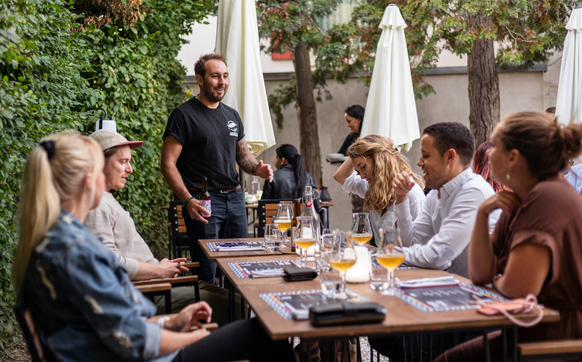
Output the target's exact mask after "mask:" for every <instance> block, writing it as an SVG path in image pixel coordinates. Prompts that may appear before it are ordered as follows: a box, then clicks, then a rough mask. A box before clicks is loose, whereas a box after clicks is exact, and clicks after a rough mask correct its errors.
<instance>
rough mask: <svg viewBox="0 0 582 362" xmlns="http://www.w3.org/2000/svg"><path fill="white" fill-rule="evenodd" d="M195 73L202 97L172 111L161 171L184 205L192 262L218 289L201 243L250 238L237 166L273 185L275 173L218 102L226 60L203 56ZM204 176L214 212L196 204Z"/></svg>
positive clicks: (232, 112)
mask: <svg viewBox="0 0 582 362" xmlns="http://www.w3.org/2000/svg"><path fill="white" fill-rule="evenodd" d="M194 71H195V73H196V81H197V82H198V85H199V86H200V93H199V94H198V95H197V96H196V97H194V98H191V99H189V100H188V101H187V102H186V103H183V104H182V105H180V106H179V107H177V108H176V109H174V111H173V112H172V114H171V115H170V117H169V118H168V124H167V126H166V131H165V132H164V136H163V137H164V144H163V148H162V165H161V168H162V174H163V175H164V177H165V179H166V181H167V182H168V184H169V185H170V188H171V189H172V191H173V192H174V193H175V194H176V196H178V198H179V199H180V200H181V201H182V203H183V207H182V210H183V216H184V221H185V222H186V229H187V232H188V238H189V239H190V253H191V255H192V259H193V260H194V261H198V262H200V269H199V277H200V279H201V280H204V281H205V282H207V283H210V284H214V277H215V273H216V261H212V260H210V259H209V258H208V256H206V254H204V251H203V250H202V248H201V247H200V245H198V240H199V239H218V238H246V237H248V229H247V214H246V210H245V204H244V195H243V192H242V190H241V186H240V183H239V179H238V172H237V170H236V164H238V165H239V166H240V167H241V169H242V170H243V171H245V172H247V173H249V174H252V175H257V176H260V177H261V178H263V179H266V180H269V181H272V180H273V171H272V170H271V166H270V165H269V164H263V161H257V160H256V159H255V157H254V156H253V155H251V153H250V150H249V147H248V146H247V143H246V142H245V139H244V130H243V124H242V121H241V119H240V116H239V114H238V112H237V111H236V110H234V109H232V108H230V107H228V106H227V105H225V104H223V103H221V102H220V101H221V100H222V98H224V95H225V94H226V91H227V90H228V68H227V65H226V61H225V59H224V57H223V56H222V55H220V54H206V55H203V56H201V57H200V59H199V60H198V61H197V62H196V64H195V65H194ZM203 177H206V178H207V179H208V191H209V192H210V195H211V211H208V210H206V209H205V208H204V207H203V206H202V205H201V203H200V201H199V200H198V199H199V196H200V192H201V189H202V179H203ZM184 211H185V212H184Z"/></svg>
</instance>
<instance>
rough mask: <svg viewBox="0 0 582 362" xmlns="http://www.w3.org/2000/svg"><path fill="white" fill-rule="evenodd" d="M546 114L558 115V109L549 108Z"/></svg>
mask: <svg viewBox="0 0 582 362" xmlns="http://www.w3.org/2000/svg"><path fill="white" fill-rule="evenodd" d="M545 112H546V113H551V114H556V107H548V108H546V110H545Z"/></svg>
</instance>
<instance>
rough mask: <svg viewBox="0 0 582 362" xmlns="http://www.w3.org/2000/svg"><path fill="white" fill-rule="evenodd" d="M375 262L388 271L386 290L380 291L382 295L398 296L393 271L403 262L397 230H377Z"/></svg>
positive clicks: (398, 290)
mask: <svg viewBox="0 0 582 362" xmlns="http://www.w3.org/2000/svg"><path fill="white" fill-rule="evenodd" d="M379 234H380V235H378V237H379V238H380V240H379V244H378V254H377V259H376V260H377V261H378V264H380V265H382V266H383V267H384V268H386V269H388V288H386V289H384V290H382V291H381V292H380V294H382V295H398V294H399V293H400V289H398V287H396V284H395V282H394V270H395V269H396V268H398V267H399V266H400V264H402V263H403V262H404V253H403V251H402V240H401V239H400V233H399V230H398V229H397V228H386V229H380V230H379Z"/></svg>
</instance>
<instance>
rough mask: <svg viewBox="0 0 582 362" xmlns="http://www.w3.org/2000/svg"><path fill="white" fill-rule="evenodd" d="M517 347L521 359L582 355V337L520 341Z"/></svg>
mask: <svg viewBox="0 0 582 362" xmlns="http://www.w3.org/2000/svg"><path fill="white" fill-rule="evenodd" d="M517 347H518V350H519V360H520V361H531V360H536V359H546V358H556V357H559V358H569V357H578V356H582V339H570V340H564V341H548V342H532V343H520V344H519V345H518V346H517Z"/></svg>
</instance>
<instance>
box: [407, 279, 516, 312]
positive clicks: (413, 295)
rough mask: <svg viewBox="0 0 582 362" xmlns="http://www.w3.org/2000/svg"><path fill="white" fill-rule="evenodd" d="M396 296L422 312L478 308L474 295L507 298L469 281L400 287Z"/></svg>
mask: <svg viewBox="0 0 582 362" xmlns="http://www.w3.org/2000/svg"><path fill="white" fill-rule="evenodd" d="M401 291H402V293H400V294H398V295H397V297H398V298H400V299H402V300H403V301H405V302H406V303H408V304H410V305H412V306H414V307H416V308H418V309H420V310H421V311H423V312H447V311H453V310H466V309H478V308H479V306H478V305H474V304H471V303H470V302H472V301H475V297H476V298H479V299H480V300H484V301H495V302H506V301H507V298H505V297H503V296H501V295H499V294H497V293H494V292H491V291H489V290H487V289H484V288H481V287H478V286H476V285H473V284H469V283H459V284H458V285H449V286H443V287H424V288H411V289H401Z"/></svg>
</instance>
